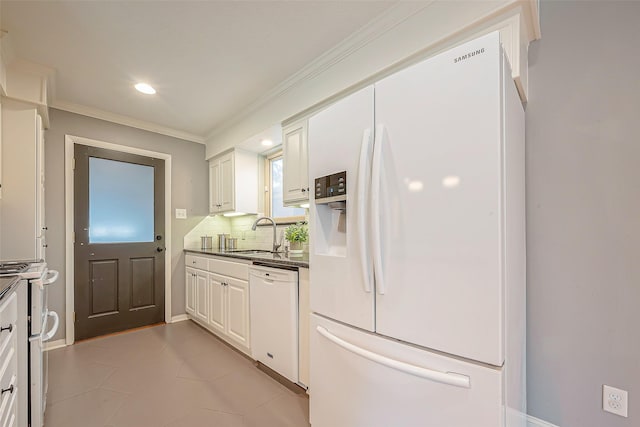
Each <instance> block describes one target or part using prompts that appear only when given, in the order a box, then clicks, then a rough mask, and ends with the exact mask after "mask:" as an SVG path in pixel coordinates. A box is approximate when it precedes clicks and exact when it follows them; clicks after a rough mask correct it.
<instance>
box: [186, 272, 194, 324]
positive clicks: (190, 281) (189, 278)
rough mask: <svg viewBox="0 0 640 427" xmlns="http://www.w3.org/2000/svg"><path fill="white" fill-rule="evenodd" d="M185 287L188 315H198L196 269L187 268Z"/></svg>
mask: <svg viewBox="0 0 640 427" xmlns="http://www.w3.org/2000/svg"><path fill="white" fill-rule="evenodd" d="M185 271H186V275H185V280H184V285H185V288H186V295H185V302H186V311H187V314H190V315H192V316H195V314H196V271H197V270H196V269H194V268H190V267H187V268H186V269H185Z"/></svg>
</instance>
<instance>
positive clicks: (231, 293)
mask: <svg viewBox="0 0 640 427" xmlns="http://www.w3.org/2000/svg"><path fill="white" fill-rule="evenodd" d="M185 264H186V265H188V266H197V267H198V268H192V267H186V272H187V273H186V281H185V285H186V311H187V314H189V315H190V317H191V319H193V320H194V321H196V322H197V323H199V324H201V325H202V326H204V327H205V328H207V329H208V330H210V331H211V332H213V333H214V334H216V335H217V336H218V337H220V338H222V339H223V340H225V341H227V342H228V343H229V344H231V345H233V346H234V347H236V348H237V349H239V350H240V351H242V352H243V353H246V354H249V355H250V354H251V346H250V343H251V340H250V332H249V282H248V278H249V262H248V261H245V262H243V261H240V260H238V262H231V261H228V258H226V259H221V258H218V257H203V256H194V255H186V259H185Z"/></svg>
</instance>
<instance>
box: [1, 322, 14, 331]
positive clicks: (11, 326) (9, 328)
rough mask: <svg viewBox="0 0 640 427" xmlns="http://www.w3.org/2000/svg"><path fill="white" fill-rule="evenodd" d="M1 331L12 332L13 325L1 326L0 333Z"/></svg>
mask: <svg viewBox="0 0 640 427" xmlns="http://www.w3.org/2000/svg"><path fill="white" fill-rule="evenodd" d="M3 331H9V332H13V324H11V323H9V326H3V327H2V328H0V332H3Z"/></svg>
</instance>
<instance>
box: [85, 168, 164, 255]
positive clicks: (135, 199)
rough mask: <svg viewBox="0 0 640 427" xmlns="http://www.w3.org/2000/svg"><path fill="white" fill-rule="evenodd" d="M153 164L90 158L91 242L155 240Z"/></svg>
mask: <svg viewBox="0 0 640 427" xmlns="http://www.w3.org/2000/svg"><path fill="white" fill-rule="evenodd" d="M153 197H154V188H153V167H152V166H144V165H136V164H133V163H126V162H118V161H115V160H106V159H99V158H96V157H90V158H89V243H126V242H153V240H154V222H153V220H154V216H153V213H154V209H153Z"/></svg>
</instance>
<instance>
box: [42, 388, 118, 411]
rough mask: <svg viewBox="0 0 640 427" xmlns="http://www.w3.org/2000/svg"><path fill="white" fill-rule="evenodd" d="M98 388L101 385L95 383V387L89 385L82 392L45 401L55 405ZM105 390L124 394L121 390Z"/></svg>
mask: <svg viewBox="0 0 640 427" xmlns="http://www.w3.org/2000/svg"><path fill="white" fill-rule="evenodd" d="M99 388H102V387H101V386H100V385H97V386H95V387H91V388H89V389H87V390H84V391H82V392H80V393H76V394H74V395H72V396H68V397H65V398H64V399H60V400H54V401H50V400H48V401H47V403H48V404H50V405H51V406H55V405H57V404H59V403H62V402H64V401H67V400H69V399H74V398H76V397H80V396H82V395H83V394H87V393H90V392H92V391H95V390H98V389H99ZM107 391H111V392H115V393H122V394H125V393H123V392H120V391H116V390H107Z"/></svg>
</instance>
